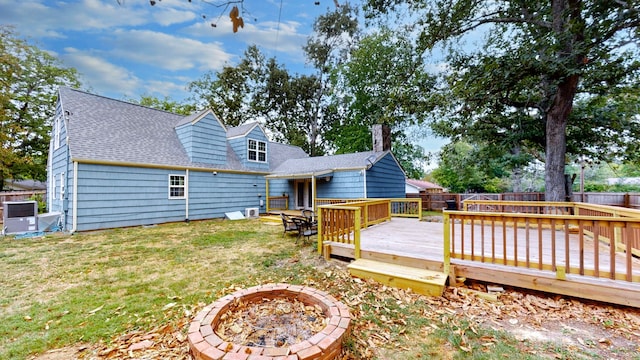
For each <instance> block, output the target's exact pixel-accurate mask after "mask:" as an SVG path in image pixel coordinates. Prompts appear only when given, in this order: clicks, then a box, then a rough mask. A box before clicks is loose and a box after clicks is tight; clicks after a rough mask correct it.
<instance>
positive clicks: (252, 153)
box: [247, 139, 267, 162]
mask: <svg viewBox="0 0 640 360" xmlns="http://www.w3.org/2000/svg"><path fill="white" fill-rule="evenodd" d="M247 147H248V151H249V153H248V156H247V158H248V159H249V161H255V162H267V143H266V142H264V141H259V140H253V139H249V142H248V145H247Z"/></svg>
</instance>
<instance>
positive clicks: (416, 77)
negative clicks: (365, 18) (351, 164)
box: [325, 28, 435, 178]
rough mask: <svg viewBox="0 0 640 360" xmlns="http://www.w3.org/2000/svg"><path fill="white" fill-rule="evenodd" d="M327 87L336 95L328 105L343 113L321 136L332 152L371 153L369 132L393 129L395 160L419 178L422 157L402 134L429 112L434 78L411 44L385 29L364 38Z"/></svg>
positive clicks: (336, 71)
mask: <svg viewBox="0 0 640 360" xmlns="http://www.w3.org/2000/svg"><path fill="white" fill-rule="evenodd" d="M332 81H333V86H334V88H335V89H337V90H336V91H335V92H334V94H333V99H334V101H337V102H338V104H339V105H338V106H341V107H343V108H344V109H345V110H344V111H345V115H344V116H343V117H341V118H339V120H338V121H337V122H335V123H333V124H332V126H330V127H328V130H327V131H326V132H325V137H326V138H327V140H329V141H330V142H331V143H332V145H333V146H334V147H335V149H336V152H337V153H350V152H354V151H366V150H371V148H372V144H371V127H372V126H373V125H374V124H387V125H389V126H390V127H391V128H392V129H393V131H392V133H391V135H392V142H393V145H392V148H393V149H394V154H395V155H396V157H398V160H399V161H400V162H401V163H402V165H403V168H404V170H405V172H407V175H408V176H410V177H412V178H421V177H422V162H423V161H424V155H423V154H422V151H421V149H420V148H419V147H418V146H416V145H414V144H411V143H410V142H408V140H407V136H406V134H405V130H406V128H407V126H408V125H411V124H416V123H419V122H422V121H424V119H423V117H424V116H425V114H427V113H428V112H429V111H430V110H431V109H432V99H431V89H432V88H434V87H435V77H434V76H432V75H429V74H428V73H427V72H426V71H425V70H424V64H423V59H422V57H421V56H419V55H417V52H416V50H415V48H414V46H413V45H412V43H411V41H409V39H408V38H407V37H405V36H403V35H402V34H399V33H395V32H393V31H391V30H390V29H388V28H382V29H381V30H380V31H378V32H376V33H373V34H370V35H368V36H365V37H363V38H362V40H360V41H359V42H358V44H357V45H356V46H354V49H353V50H352V51H351V56H350V58H349V60H348V61H346V62H344V63H343V64H342V65H341V66H339V67H337V68H336V69H335V70H334V73H333V74H332ZM338 89H339V90H338Z"/></svg>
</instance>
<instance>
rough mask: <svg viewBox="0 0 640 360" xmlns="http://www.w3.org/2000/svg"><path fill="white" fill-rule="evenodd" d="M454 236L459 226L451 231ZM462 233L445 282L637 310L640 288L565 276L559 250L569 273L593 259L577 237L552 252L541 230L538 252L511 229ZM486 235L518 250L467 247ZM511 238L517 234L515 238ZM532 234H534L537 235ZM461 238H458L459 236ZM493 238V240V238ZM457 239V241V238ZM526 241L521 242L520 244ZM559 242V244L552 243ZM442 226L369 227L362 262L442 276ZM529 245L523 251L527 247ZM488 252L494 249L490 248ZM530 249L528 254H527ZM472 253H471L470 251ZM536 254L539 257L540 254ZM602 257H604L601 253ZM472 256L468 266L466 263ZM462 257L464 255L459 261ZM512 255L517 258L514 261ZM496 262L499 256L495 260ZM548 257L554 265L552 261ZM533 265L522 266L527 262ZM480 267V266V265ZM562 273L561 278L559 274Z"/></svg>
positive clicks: (639, 267) (395, 223)
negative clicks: (547, 265)
mask: <svg viewBox="0 0 640 360" xmlns="http://www.w3.org/2000/svg"><path fill="white" fill-rule="evenodd" d="M456 229H457V230H456V231H461V230H459V229H460V227H459V225H457V226H456ZM464 232H465V233H466V234H467V236H466V238H467V240H466V241H465V242H464V244H463V243H461V242H460V241H458V243H455V242H454V243H453V244H452V247H453V248H454V250H455V252H457V253H458V257H461V258H464V259H465V260H462V259H460V258H458V259H456V258H454V257H452V258H451V269H450V271H449V281H450V283H451V284H455V281H456V278H468V279H477V280H482V281H488V282H493V283H498V284H503V285H511V286H517V287H523V288H529V289H534V290H540V291H546V292H552V293H557V294H563V295H570V296H575V297H582V298H588V299H592V300H598V301H605V302H611V303H616V304H622V305H629V306H634V307H640V284H639V283H638V282H629V281H622V280H611V279H604V278H596V277H590V276H582V275H579V274H571V273H567V274H565V273H564V270H563V268H564V267H565V258H567V257H566V256H565V252H564V248H565V247H566V245H567V244H568V248H569V250H570V251H569V256H568V258H569V262H570V265H571V266H573V267H578V266H579V265H580V264H575V263H574V261H577V260H574V259H579V258H580V257H579V256H578V252H583V254H584V255H585V256H583V257H582V258H584V259H593V258H594V257H593V256H592V254H593V252H594V248H595V244H593V241H592V240H589V239H583V245H582V246H580V245H579V238H578V235H573V234H572V235H571V236H569V238H568V243H567V244H565V239H564V237H563V238H562V240H561V241H556V244H557V245H556V246H555V249H552V248H551V247H550V246H548V245H547V244H548V243H549V241H548V240H549V239H551V237H553V236H556V235H554V232H553V231H552V230H550V229H542V230H541V231H540V232H539V233H540V235H539V236H540V240H541V242H540V244H539V245H540V246H539V245H538V237H537V236H536V238H535V239H533V238H530V239H527V237H526V234H525V230H524V229H517V230H514V229H513V228H506V229H502V228H501V227H500V228H497V229H496V228H493V229H491V227H488V226H484V227H483V226H480V225H475V226H473V230H472V226H471V225H465V226H464ZM491 232H496V233H497V234H499V236H500V237H502V235H503V234H505V233H506V234H507V236H510V237H513V236H516V237H517V238H518V239H520V240H519V241H518V243H517V244H518V246H517V247H518V250H517V251H515V252H514V249H503V248H502V242H501V241H498V242H496V243H495V245H494V246H486V245H484V248H483V245H481V244H480V242H475V243H474V244H473V246H472V244H471V241H470V240H469V238H470V236H469V235H470V234H472V233H475V235H474V236H475V237H479V236H480V234H481V233H484V234H485V235H484V236H485V237H486V236H491V235H490V234H491ZM514 232H517V234H515V235H514ZM536 233H537V232H536ZM458 235H460V234H458ZM496 236H497V235H496ZM458 238H459V237H458ZM525 239H526V240H525ZM556 240H559V239H556ZM443 244H444V225H443V223H437V222H425V221H418V220H416V219H405V218H393V219H392V220H391V221H388V222H384V223H381V224H378V225H374V226H370V227H368V228H366V229H363V230H362V232H361V240H360V248H361V257H362V258H363V259H372V260H378V261H384V262H389V263H395V264H399V265H407V266H413V267H418V268H423V269H429V270H439V271H442V270H443V262H444V248H443ZM527 245H528V247H527ZM330 246H331V250H330V251H331V253H332V254H335V255H340V256H347V257H352V256H351V254H352V253H353V250H352V246H351V247H350V246H348V245H347V246H345V245H342V244H331V245H330ZM598 246H599V247H600V248H603V247H604V248H607V249H608V245H606V244H598ZM491 247H493V248H491ZM527 248H528V249H529V253H527V250H526V249H527ZM472 249H473V251H472ZM539 250H541V251H539ZM603 250H605V251H604V252H605V253H606V251H607V250H606V249H603ZM472 253H473V261H472V259H471V256H472ZM463 254H464V255H463ZM496 254H504V255H505V256H504V259H502V260H504V261H505V262H508V263H509V266H505V264H504V263H503V262H502V261H500V262H495V260H493V262H494V263H492V260H490V259H495V258H496ZM513 254H517V258H518V259H517V261H515V260H516V259H514V256H513ZM498 257H499V256H498ZM552 257H553V259H551V258H552ZM527 259H528V261H529V262H531V263H533V264H526V263H525V262H526V261H527ZM539 259H542V260H543V261H541V262H540V263H542V262H545V263H550V262H551V260H553V261H554V263H555V264H557V266H558V269H555V270H554V271H552V270H550V269H537V268H536V266H535V265H536V262H537V261H538V260H539ZM625 259H626V258H625V256H624V255H623V254H620V255H616V256H615V262H616V265H615V266H616V268H619V269H624V268H625V267H626V266H629V264H627V262H626V260H625ZM483 261H484V262H483ZM609 261H610V258H609V257H606V256H603V257H600V258H599V260H598V262H599V268H601V269H607V268H609V266H610V263H609ZM581 265H582V267H583V268H584V269H585V270H593V269H594V268H595V266H594V264H593V262H591V263H589V262H588V261H587V262H586V263H584V264H581ZM630 266H631V267H632V269H631V270H632V271H631V272H632V273H633V276H634V278H635V277H636V276H640V259H638V258H633V260H632V261H631V264H630ZM561 271H562V274H560V275H559V273H560V272H561Z"/></svg>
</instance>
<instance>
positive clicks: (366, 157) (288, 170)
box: [271, 151, 388, 177]
mask: <svg viewBox="0 0 640 360" xmlns="http://www.w3.org/2000/svg"><path fill="white" fill-rule="evenodd" d="M387 153H388V151H380V152H375V151H365V152H360V153H353V154H342V155H331V156H321V157H307V158H303V159H289V160H286V161H284V162H283V163H282V164H281V165H279V166H278V167H276V168H275V169H274V170H273V171H272V173H271V175H272V176H273V177H286V176H296V175H308V174H318V173H329V172H332V171H336V170H346V169H366V168H367V167H368V166H370V165H373V164H375V163H376V162H377V161H378V160H380V159H381V158H382V157H383V156H385V155H386V154H387Z"/></svg>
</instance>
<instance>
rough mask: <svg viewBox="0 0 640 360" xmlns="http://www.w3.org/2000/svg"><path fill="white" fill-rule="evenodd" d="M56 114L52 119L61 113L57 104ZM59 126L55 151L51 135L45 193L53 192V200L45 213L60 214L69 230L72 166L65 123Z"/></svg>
mask: <svg viewBox="0 0 640 360" xmlns="http://www.w3.org/2000/svg"><path fill="white" fill-rule="evenodd" d="M56 112H57V113H56V117H54V119H57V118H58V115H59V114H60V113H61V112H62V109H61V108H60V103H59V102H58V105H57V109H56ZM59 125H60V133H59V139H60V140H59V145H60V146H59V147H58V148H57V149H56V148H55V144H54V143H53V142H54V141H55V136H54V135H53V134H52V137H51V139H52V140H51V141H52V143H51V145H52V147H51V148H50V152H49V156H50V157H51V159H50V161H51V165H50V166H51V167H50V168H49V169H47V191H48V192H49V193H50V194H52V195H53V192H55V198H54V197H53V196H52V197H50V198H51V201H50V202H49V203H47V211H49V212H59V213H61V214H62V218H61V220H62V224H63V227H64V228H65V229H70V228H71V221H72V219H71V216H72V215H73V213H72V212H71V208H70V206H69V205H70V204H71V201H72V200H73V193H72V189H73V165H72V164H70V163H69V162H68V159H69V148H68V146H67V122H66V121H64V120H63V121H61V122H60V124H59ZM62 174H64V178H62ZM61 181H63V182H64V185H65V194H64V197H61V194H60V184H61ZM52 185H53V187H52Z"/></svg>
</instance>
